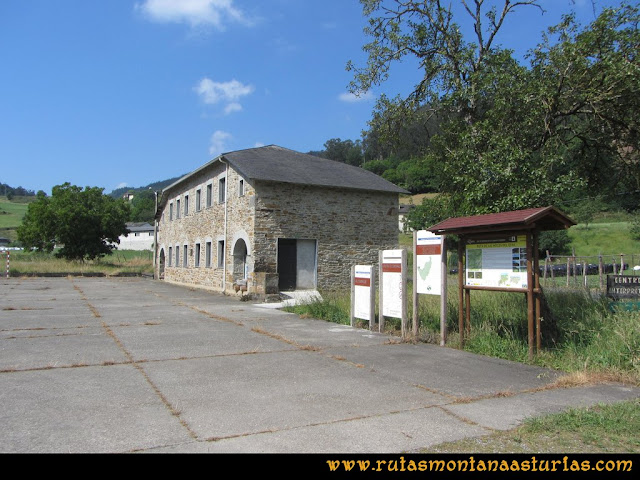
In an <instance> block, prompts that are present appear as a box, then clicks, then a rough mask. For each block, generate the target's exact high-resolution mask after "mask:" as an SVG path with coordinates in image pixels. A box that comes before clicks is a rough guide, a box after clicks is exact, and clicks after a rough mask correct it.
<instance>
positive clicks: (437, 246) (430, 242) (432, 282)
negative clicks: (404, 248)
mask: <svg viewBox="0 0 640 480" xmlns="http://www.w3.org/2000/svg"><path fill="white" fill-rule="evenodd" d="M442 242H443V237H442V236H441V235H436V234H434V233H432V232H428V231H426V230H420V231H419V232H417V233H416V250H415V257H414V258H415V259H416V260H415V261H416V270H417V275H416V277H417V278H416V292H418V293H423V294H427V295H441V294H442Z"/></svg>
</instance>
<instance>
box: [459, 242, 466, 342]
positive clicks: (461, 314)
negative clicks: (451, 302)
mask: <svg viewBox="0 0 640 480" xmlns="http://www.w3.org/2000/svg"><path fill="white" fill-rule="evenodd" d="M464 242H465V238H464V237H463V236H462V235H460V237H459V240H458V301H459V304H460V306H459V312H458V329H459V330H460V348H463V347H464V264H463V262H462V258H463V255H464Z"/></svg>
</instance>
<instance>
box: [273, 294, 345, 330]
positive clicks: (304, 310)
mask: <svg viewBox="0 0 640 480" xmlns="http://www.w3.org/2000/svg"><path fill="white" fill-rule="evenodd" d="M350 302H351V299H350V298H349V296H348V295H346V296H345V295H343V294H341V293H339V292H329V293H323V294H322V300H317V301H314V302H311V303H307V304H304V305H294V306H290V307H284V308H283V310H284V311H286V312H291V313H297V314H298V315H300V316H302V317H303V318H307V317H311V318H318V319H320V320H327V321H328V322H333V323H338V324H340V325H351V303H350Z"/></svg>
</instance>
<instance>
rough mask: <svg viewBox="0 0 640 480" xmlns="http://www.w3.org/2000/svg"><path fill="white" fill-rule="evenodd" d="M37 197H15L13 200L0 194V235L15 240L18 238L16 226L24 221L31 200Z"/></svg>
mask: <svg viewBox="0 0 640 480" xmlns="http://www.w3.org/2000/svg"><path fill="white" fill-rule="evenodd" d="M34 198H35V197H15V198H14V199H13V200H12V201H9V200H7V197H5V196H0V237H5V238H8V239H10V240H11V241H14V240H16V239H17V235H16V228H18V226H20V224H21V223H22V218H23V217H24V214H25V213H27V208H28V206H29V202H31V201H32V199H34Z"/></svg>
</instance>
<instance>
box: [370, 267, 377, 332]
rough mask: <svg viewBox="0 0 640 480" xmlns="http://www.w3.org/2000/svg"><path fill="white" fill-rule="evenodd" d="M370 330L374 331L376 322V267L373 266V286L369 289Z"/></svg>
mask: <svg viewBox="0 0 640 480" xmlns="http://www.w3.org/2000/svg"><path fill="white" fill-rule="evenodd" d="M369 311H370V312H371V316H370V317H369V330H371V331H373V325H374V324H375V323H376V269H375V268H374V267H373V265H372V266H371V288H370V290H369Z"/></svg>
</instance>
